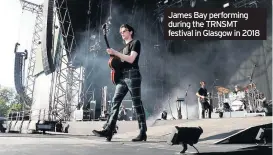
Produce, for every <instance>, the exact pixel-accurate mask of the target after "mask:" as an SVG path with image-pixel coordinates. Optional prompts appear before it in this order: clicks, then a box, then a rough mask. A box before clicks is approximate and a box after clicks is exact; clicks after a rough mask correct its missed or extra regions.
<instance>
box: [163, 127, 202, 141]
mask: <svg viewBox="0 0 273 155" xmlns="http://www.w3.org/2000/svg"><path fill="white" fill-rule="evenodd" d="M202 133H203V129H202V128H201V127H178V126H175V129H174V130H173V132H172V133H171V135H170V137H169V139H168V141H167V143H168V144H169V145H178V144H182V143H185V144H189V145H193V144H196V143H197V142H198V140H199V137H200V136H201V134H202Z"/></svg>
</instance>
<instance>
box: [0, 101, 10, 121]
mask: <svg viewBox="0 0 273 155" xmlns="http://www.w3.org/2000/svg"><path fill="white" fill-rule="evenodd" d="M8 110H9V106H8V105H7V104H6V102H5V101H4V100H3V99H2V98H0V116H1V117H3V116H6V115H7V113H8Z"/></svg>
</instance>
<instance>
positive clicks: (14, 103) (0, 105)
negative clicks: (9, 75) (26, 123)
mask: <svg viewBox="0 0 273 155" xmlns="http://www.w3.org/2000/svg"><path fill="white" fill-rule="evenodd" d="M21 110H22V104H21V102H20V96H19V95H18V94H16V92H15V91H14V90H13V89H10V88H5V87H1V86H0V116H1V117H4V116H6V115H7V114H8V113H9V112H10V111H21Z"/></svg>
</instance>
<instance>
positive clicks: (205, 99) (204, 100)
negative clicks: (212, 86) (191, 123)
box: [199, 96, 211, 103]
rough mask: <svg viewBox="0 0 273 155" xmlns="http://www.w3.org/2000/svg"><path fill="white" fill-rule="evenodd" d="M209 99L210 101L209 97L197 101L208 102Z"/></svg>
mask: <svg viewBox="0 0 273 155" xmlns="http://www.w3.org/2000/svg"><path fill="white" fill-rule="evenodd" d="M210 99H211V97H209V96H205V97H204V98H202V97H199V101H200V102H201V103H203V102H206V101H207V102H208V101H209V100H210Z"/></svg>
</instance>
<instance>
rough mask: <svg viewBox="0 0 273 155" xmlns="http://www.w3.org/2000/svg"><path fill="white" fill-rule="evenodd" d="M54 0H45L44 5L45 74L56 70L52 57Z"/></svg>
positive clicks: (43, 48)
mask: <svg viewBox="0 0 273 155" xmlns="http://www.w3.org/2000/svg"><path fill="white" fill-rule="evenodd" d="M53 7H54V0H45V2H44V7H43V37H42V61H43V67H44V73H45V75H48V74H50V73H52V72H54V71H55V65H54V62H53V58H52V50H53V49H52V46H53V31H52V30H53V14H54V12H53Z"/></svg>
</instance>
